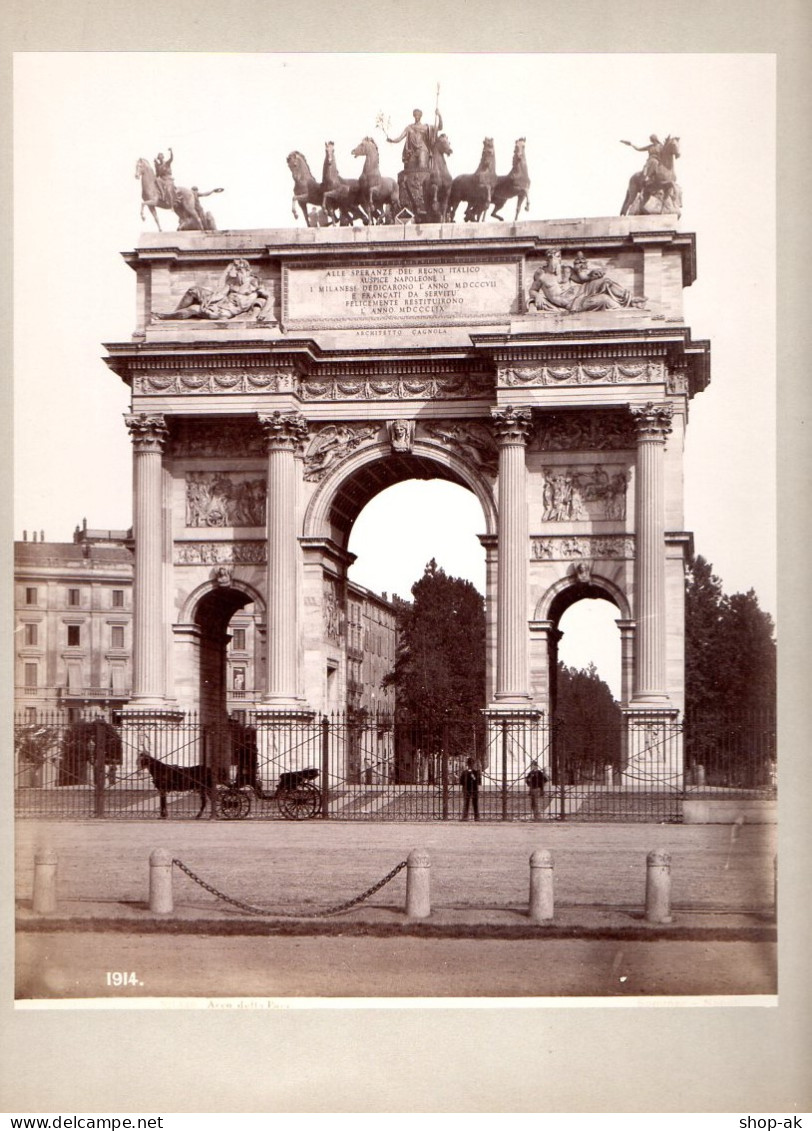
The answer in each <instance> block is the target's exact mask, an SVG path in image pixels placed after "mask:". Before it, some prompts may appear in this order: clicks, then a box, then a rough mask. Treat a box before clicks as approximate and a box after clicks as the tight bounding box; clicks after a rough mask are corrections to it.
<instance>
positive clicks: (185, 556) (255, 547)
mask: <svg viewBox="0 0 812 1131" xmlns="http://www.w3.org/2000/svg"><path fill="white" fill-rule="evenodd" d="M265 562H266V543H265V542H264V541H263V542H176V543H175V564H176V565H265Z"/></svg>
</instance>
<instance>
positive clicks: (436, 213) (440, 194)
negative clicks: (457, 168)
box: [425, 134, 454, 223]
mask: <svg viewBox="0 0 812 1131" xmlns="http://www.w3.org/2000/svg"><path fill="white" fill-rule="evenodd" d="M453 152H454V150H453V149H452V148H451V143H450V142H449V140H448V138H447V137H446V135H445V134H439V135H438V136H437V139H436V141H435V142H434V145H433V146H432V147H431V172H430V173H429V178H428V182H427V185H426V194H425V200H426V208H427V212H428V217H429V220H430V221H431V220H436V221H438V222H439V223H442V222H443V221H444V220H446V219H447V214H448V199H449V197H450V195H451V183H452V177H451V173H450V172H449V171H448V166H447V165H446V162H445V159H446V157H450V156H451V154H452V153H453Z"/></svg>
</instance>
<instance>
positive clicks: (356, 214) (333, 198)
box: [321, 141, 369, 227]
mask: <svg viewBox="0 0 812 1131" xmlns="http://www.w3.org/2000/svg"><path fill="white" fill-rule="evenodd" d="M321 187H322V189H323V192H324V196H323V199H322V207H323V208H324V211H325V213H326V214H327V218H328V221H329V222H330V223H335V219H336V214H337V215H338V221H339V224H341V225H342V226H344V227H346V226H347V225H348V224H351V223H352V222H353V220H362V221H363V222H364V223H365V224H368V223H369V218H368V217H367V214H366V212H365V211H364V209H363V208H362V206H361V187H360V184H359V182H358V181H356V180H352V179H347V178H346V177H341V176H339V173H338V166H337V165H336V156H335V144H334V143H333V142H332V141H326V142H325V143H324V167H323V170H322V180H321Z"/></svg>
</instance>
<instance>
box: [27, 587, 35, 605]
mask: <svg viewBox="0 0 812 1131" xmlns="http://www.w3.org/2000/svg"><path fill="white" fill-rule="evenodd" d="M25 603H26V605H36V603H37V590H36V588H28V589H26V591H25Z"/></svg>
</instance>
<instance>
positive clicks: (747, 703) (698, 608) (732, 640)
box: [685, 556, 776, 716]
mask: <svg viewBox="0 0 812 1131" xmlns="http://www.w3.org/2000/svg"><path fill="white" fill-rule="evenodd" d="M774 633H775V629H774V625H773V621H772V618H771V617H770V616H769V614H767V613H765V612H764V611H763V610H762V609H761V608H759V604H758V598H757V597H756V594H755V592H754V590H752V589H750V590H749V591H748V592H747V593H734V594H733V596H732V597H728V596H726V595H725V593H724V592H723V590H722V583H721V581H720V580H719V578H718V577H716V575H715V574H714V573H713V570H712V566H711V565H710V564H709V563H708V562H706V561H705V559H704V558H702V557H700V556H696V557H694V558H692V559H691V561H690V562H689V563H688V571H687V586H686V593H685V700H686V706H687V710H688V712H689V713H690V714H701V715H717V716H729V715H733V714H736V713H741V712H743V711H748V712H749V711H774V710H775V701H776V645H775V635H774Z"/></svg>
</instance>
